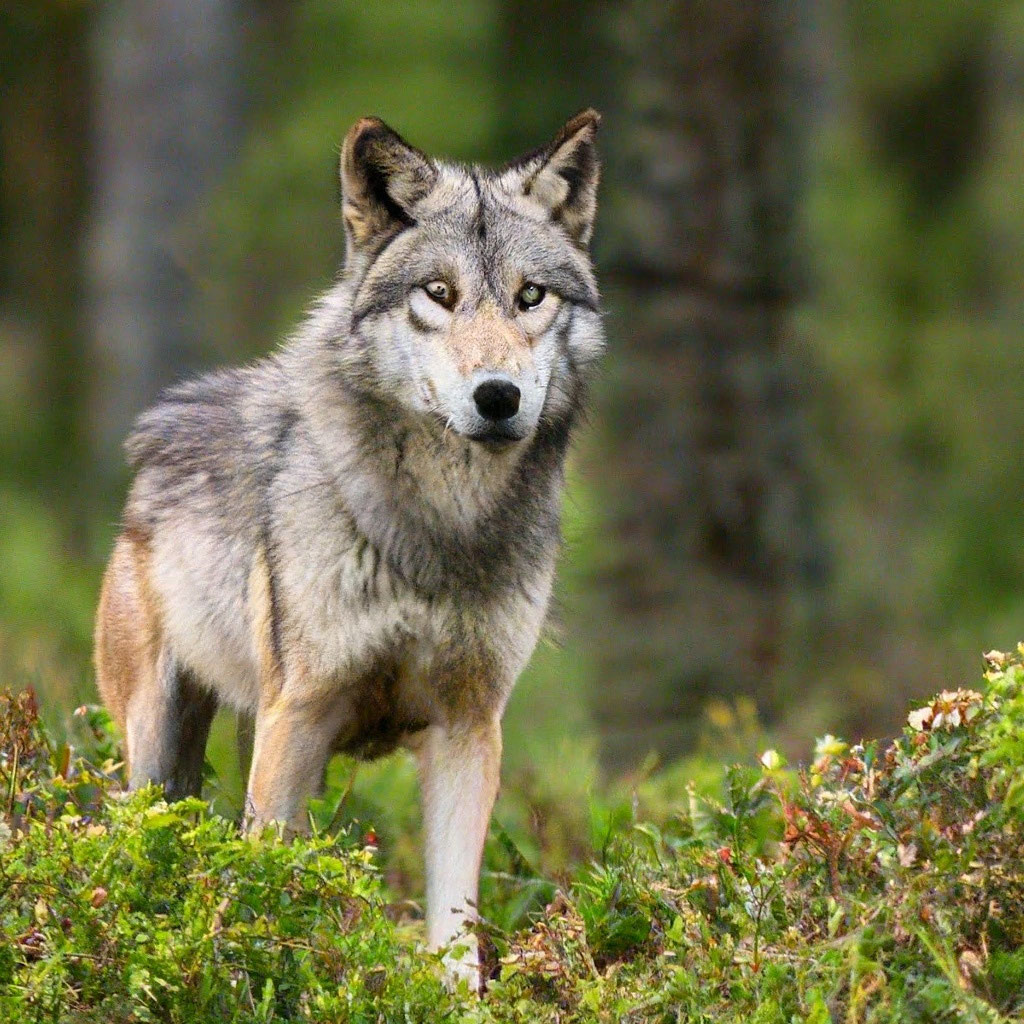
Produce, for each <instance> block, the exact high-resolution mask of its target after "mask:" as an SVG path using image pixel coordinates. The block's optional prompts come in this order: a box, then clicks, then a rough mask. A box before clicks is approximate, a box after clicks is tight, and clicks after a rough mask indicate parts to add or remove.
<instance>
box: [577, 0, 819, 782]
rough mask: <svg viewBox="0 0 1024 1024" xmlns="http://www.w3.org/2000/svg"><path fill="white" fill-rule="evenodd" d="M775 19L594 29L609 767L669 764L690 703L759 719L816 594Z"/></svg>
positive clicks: (624, 18) (779, 13) (602, 618)
mask: <svg viewBox="0 0 1024 1024" xmlns="http://www.w3.org/2000/svg"><path fill="white" fill-rule="evenodd" d="M791 10H792V9H791V8H790V7H788V6H787V5H786V4H784V3H783V2H782V0H765V2H763V3H749V2H746V0H715V2H711V0H671V2H665V3H657V4H650V3H643V2H641V0H633V2H631V3H628V4H625V5H622V6H619V7H617V8H616V10H615V15H614V17H615V21H614V23H613V24H612V26H611V32H610V36H609V38H610V41H611V43H612V45H613V46H614V47H615V48H616V50H617V51H618V53H617V56H618V64H617V66H616V67H615V68H614V74H615V80H616V83H617V86H618V88H617V90H616V91H617V99H616V101H615V102H614V104H613V107H612V108H611V109H610V110H609V117H608V120H607V126H606V127H607V130H606V132H605V135H604V138H605V141H606V142H607V143H608V144H607V146H606V150H605V152H606V154H607V156H608V158H609V169H608V187H607V190H606V206H605V213H604V230H605V232H606V245H605V247H604V250H603V254H604V259H603V264H604V267H605V275H604V280H605V282H606V286H607V290H608V294H609V299H610V305H611V308H612V311H613V315H612V317H611V319H610V321H609V333H610V335H611V337H612V350H611V353H610V359H609V363H610V386H609V388H608V392H609V393H608V395H607V398H606V405H605V409H604V410H603V411H602V413H601V415H600V416H599V417H598V421H599V423H600V424H601V425H602V428H603V430H604V436H603V437H602V439H601V441H600V442H599V453H600V459H601V463H602V469H601V473H600V477H599V478H598V479H600V480H601V481H604V483H603V485H602V487H603V491H604V494H605V497H606V500H607V507H608V508H609V509H610V513H609V514H610V517H611V525H612V535H613V541H612V544H611V545H610V551H609V554H608V556H607V558H606V560H605V564H604V565H603V566H602V568H601V571H600V575H599V579H598V585H597V587H596V596H595V601H596V603H597V604H598V606H599V610H598V611H597V612H596V613H595V619H596V621H597V622H598V623H599V624H600V625H603V627H604V628H603V630H602V635H601V636H598V637H595V650H596V651H597V653H598V660H599V664H600V668H599V685H598V689H597V714H598V717H599V721H600V723H601V725H602V728H603V731H604V734H605V737H606V750H607V754H608V760H609V761H610V763H612V764H614V765H616V766H619V765H621V764H622V763H623V762H624V761H626V760H628V759H630V758H633V757H635V756H636V755H637V754H639V753H642V752H643V751H644V750H645V749H648V748H651V747H655V748H658V749H660V750H661V751H662V752H664V753H666V754H675V753H678V752H680V751H681V750H683V749H685V748H686V747H687V746H688V745H690V743H691V742H692V740H693V739H694V736H695V731H696V729H697V727H698V726H699V715H698V712H699V710H700V709H701V707H702V705H704V704H705V703H706V702H707V701H708V700H709V699H711V698H716V697H718V698H725V699H729V698H730V697H731V696H732V695H736V694H739V693H745V694H755V695H758V696H759V697H761V696H763V697H765V698H770V697H771V690H772V685H773V679H774V678H775V677H776V673H777V670H778V668H779V665H780V663H781V662H782V660H783V659H784V658H785V657H786V645H787V640H788V631H789V627H790V624H791V620H792V617H793V613H794V607H795V606H794V597H795V595H796V594H797V593H799V590H800V588H801V587H802V586H804V585H805V584H806V583H807V582H808V580H810V579H813V578H814V577H815V576H816V575H820V573H821V555H820V552H819V549H818V544H817V542H816V540H815V538H814V533H813V529H812V523H811V521H810V518H811V517H810V514H809V507H810V502H809V498H808V494H809V484H808V474H807V470H806V467H805V459H804V452H803V443H802V439H801V427H800V401H801V399H800V395H801V390H802V388H803V386H804V383H803V382H802V381H801V379H800V375H799V373H798V372H797V369H796V367H795V366H794V365H793V360H792V358H791V352H790V346H789V344H788V340H789V331H790V314H791V310H792V305H793V298H794V291H795V288H796V285H797V282H798V277H799V274H798V270H797V267H796V264H795V261H794V246H793V222H794V207H795V202H796V198H797V195H798V190H799V174H798V166H797V157H798V155H799V147H798V145H797V142H798V140H797V138H796V137H795V136H796V134H797V133H796V132H795V131H794V124H795V118H794V116H793V115H792V114H791V111H792V110H793V104H794V99H795V97H794V91H795V90H794V82H795V80H796V79H795V77H794V74H793V69H794V59H795V56H796V54H795V51H794V47H793V40H794V38H795V35H796V33H795V26H794V25H793V24H791V23H790V19H791V18H792V17H793V15H792V14H790V13H787V12H789V11H791ZM609 623H612V624H613V625H612V627H611V628H608V624H609Z"/></svg>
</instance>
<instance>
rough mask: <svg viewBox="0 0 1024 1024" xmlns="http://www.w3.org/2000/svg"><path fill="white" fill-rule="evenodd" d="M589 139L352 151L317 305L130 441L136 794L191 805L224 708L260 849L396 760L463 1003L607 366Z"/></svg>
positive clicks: (108, 651) (113, 658)
mask: <svg viewBox="0 0 1024 1024" xmlns="http://www.w3.org/2000/svg"><path fill="white" fill-rule="evenodd" d="M598 123H599V117H598V115H597V114H596V113H595V112H594V111H591V110H587V111H583V112H582V113H580V114H578V115H577V116H576V117H574V118H572V119H571V120H570V121H568V122H567V123H566V125H565V126H564V127H563V128H562V129H561V131H560V132H558V134H557V135H556V137H555V138H554V139H553V140H552V141H551V142H550V143H548V144H547V145H546V146H543V147H541V148H540V149H538V150H536V151H534V152H532V153H530V154H527V155H526V156H524V157H522V158H521V159H519V160H516V161H515V162H513V163H511V164H509V165H508V166H506V167H504V168H501V169H500V170H485V169H483V168H480V167H462V166H454V165H451V164H448V163H444V162H441V161H438V160H434V159H431V158H429V157H427V156H426V155H425V154H424V153H422V152H420V151H419V150H417V149H415V148H414V147H413V146H411V145H409V144H408V143H407V142H405V141H404V140H403V139H402V138H401V137H400V136H398V135H397V134H396V133H395V132H394V131H392V130H391V129H390V128H389V127H387V126H386V125H385V124H384V123H383V122H382V121H380V120H378V119H376V118H364V119H363V120H360V121H359V122H357V123H356V124H355V125H354V126H353V127H352V129H351V130H350V131H349V132H348V134H347V136H346V138H345V141H344V144H343V146H342V153H341V186H342V217H343V221H344V226H345V235H346V256H345V262H344V266H343V268H342V270H341V273H340V274H339V276H338V278H337V281H336V283H335V284H334V286H333V287H332V288H331V289H330V290H329V291H327V292H326V294H324V295H323V296H322V297H321V298H320V299H319V300H318V301H317V302H316V303H315V305H314V306H313V308H312V310H311V312H310V313H309V315H308V318H307V319H306V320H305V322H304V323H303V324H302V326H301V327H300V328H299V329H298V330H297V332H296V333H295V335H294V336H293V337H292V338H291V339H290V340H289V341H287V342H286V343H285V344H284V345H283V346H282V347H281V348H280V349H279V350H278V351H276V352H275V353H274V354H272V355H270V356H268V357H266V358H264V359H263V360H261V361H259V362H257V363H255V364H254V365H250V366H248V367H245V368H239V369H229V370H222V371H219V372H214V373H211V374H209V375H206V376H203V377H200V378H198V379H197V380H193V381H191V382H188V383H185V384H182V385H180V386H177V387H174V388H172V389H171V390H169V391H168V392H166V393H165V395H164V396H163V398H162V400H161V401H160V402H159V404H157V405H156V406H155V407H154V408H152V409H150V410H149V411H148V412H145V413H144V414H143V415H142V416H141V418H140V419H139V420H138V422H137V424H136V427H135V430H134V432H133V433H132V434H131V436H130V438H129V439H128V441H127V445H126V448H127V452H128V457H129V461H130V463H131V465H132V467H133V468H134V470H135V473H136V475H135V479H134V483H133V485H132V487H131V491H130V494H129V497H128V500H127V503H126V507H125V511H124V517H123V528H122V530H121V533H120V535H119V537H118V539H117V541H116V543H115V545H114V549H113V553H112V555H111V558H110V563H109V566H108V568H107V572H106V576H105V578H104V582H103V587H102V592H101V596H100V602H99V610H98V614H97V622H96V637H95V640H96V644H95V662H96V671H97V679H98V684H99V689H100V692H101V694H102V697H103V700H104V701H105V703H106V704H107V706H108V708H109V709H110V711H111V712H112V714H113V716H114V718H115V720H116V721H117V723H118V724H119V725H120V727H121V728H122V730H123V732H124V736H125V741H126V757H127V762H128V771H129V780H130V785H131V786H132V787H137V786H141V785H145V784H147V783H149V782H156V783H161V784H163V785H164V787H165V788H166V792H167V794H168V796H169V797H171V798H177V797H181V796H184V795H186V794H190V793H196V792H198V789H199V786H200V781H201V769H202V763H203V753H204V748H205V744H206V738H207V734H208V731H209V727H210V721H211V718H212V716H213V714H214V712H215V710H216V709H217V707H218V706H219V705H225V706H229V707H232V708H234V709H235V710H236V711H237V712H239V713H240V714H241V715H243V716H250V718H251V720H252V727H253V733H254V735H253V747H252V758H251V770H250V774H249V783H248V793H247V821H248V824H249V826H250V827H251V828H253V829H261V828H263V827H264V826H266V825H268V824H270V823H279V824H280V825H282V827H290V828H294V829H299V828H301V827H302V825H303V821H304V815H305V811H304V801H305V798H306V797H307V796H308V795H309V794H311V793H314V792H315V791H316V790H317V788H318V786H320V785H321V783H322V778H323V773H324V768H325V765H326V763H327V760H328V758H329V757H330V756H331V754H332V752H334V751H346V752H349V753H352V754H355V755H358V756H361V757H374V756H377V755H379V754H383V753H385V752H387V751H389V750H392V749H393V748H395V747H396V746H398V745H404V746H406V747H408V748H410V749H412V750H413V751H414V753H415V755H416V757H417V760H418V766H419V770H420V778H421V789H422V799H423V805H424V832H425V860H426V876H427V932H428V940H429V943H430V945H431V946H432V947H435V948H436V947H444V946H448V945H449V944H450V943H451V942H452V940H453V939H454V938H455V937H456V936H462V938H460V940H459V943H458V944H457V945H456V946H455V947H454V952H453V951H452V950H451V949H450V950H449V956H450V958H451V961H450V969H451V971H452V972H454V974H456V975H459V976H464V977H466V978H468V979H470V980H471V981H472V980H473V979H475V978H476V976H477V974H478V970H477V959H478V953H477V950H476V946H475V940H474V938H473V936H472V935H471V934H469V935H467V934H466V932H467V929H466V924H467V922H469V921H471V920H472V919H473V918H474V915H475V900H476V897H477V885H478V878H479V870H480V859H481V854H482V849H483V843H484V839H485V836H486V832H487V826H488V821H489V819H490V814H491V810H492V806H493V802H494V798H495V795H496V792H497V788H498V775H499V760H500V756H501V724H500V723H501V717H502V712H503V710H504V708H505V704H506V702H507V700H508V698H509V694H510V692H511V690H512V687H513V684H514V683H515V680H516V677H517V676H518V675H519V673H520V672H521V670H522V669H523V667H524V665H525V664H526V662H527V660H528V659H529V658H530V655H531V653H532V651H533V648H534V645H535V643H536V640H537V637H538V634H539V631H540V629H541V627H542V624H543V622H544V619H545V614H546V610H547V606H548V600H549V596H550V593H551V586H552V579H553V576H554V571H555V561H556V557H557V554H558V549H559V505H560V496H561V492H562V485H563V465H564V461H565V457H566V450H567V447H568V445H569V440H570V435H571V434H572V431H573V427H574V424H575V423H576V421H577V419H578V417H579V414H580V410H581V406H582V405H583V402H584V397H585V393H586V390H587V384H588V378H589V377H590V375H591V370H592V368H593V366H594V363H595V360H596V359H597V357H598V356H599V354H600V352H601V349H602V347H603V335H602V327H601V318H600V314H599V310H598V291H597V286H596V283H595V278H594V272H593V269H592V266H591V262H590V259H589V256H588V244H589V241H590V236H591V231H592V228H593V223H594V214H595V209H596V195H597V187H598V178H599V165H598V159H597V154H596V150H595V134H596V131H597V127H598ZM460 951H461V953H460Z"/></svg>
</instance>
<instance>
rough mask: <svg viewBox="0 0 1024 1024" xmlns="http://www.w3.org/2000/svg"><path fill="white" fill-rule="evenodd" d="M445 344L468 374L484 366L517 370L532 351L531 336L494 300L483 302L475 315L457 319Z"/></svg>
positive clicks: (494, 368)
mask: <svg viewBox="0 0 1024 1024" xmlns="http://www.w3.org/2000/svg"><path fill="white" fill-rule="evenodd" d="M445 344H446V345H447V347H448V348H449V349H450V350H451V352H452V356H453V358H454V361H455V365H456V367H457V369H458V370H459V372H460V373H462V374H464V375H465V376H467V377H468V376H469V375H470V374H472V373H473V372H474V371H476V370H482V369H487V370H490V371H500V372H504V373H509V374H513V375H515V374H518V373H519V372H520V371H521V370H522V369H523V367H524V366H525V365H526V362H527V360H528V359H529V352H530V339H529V337H528V336H527V335H526V333H525V332H524V331H523V330H522V328H521V327H519V326H518V325H517V324H515V323H514V322H511V321H509V319H508V318H507V317H504V316H502V315H501V311H500V310H499V309H498V308H497V307H496V306H495V305H494V303H493V302H486V303H482V304H481V306H480V309H479V311H478V312H477V313H476V315H475V316H474V317H472V319H468V320H459V321H456V323H455V324H453V326H452V328H451V330H450V331H449V332H448V335H447V337H446V341H445Z"/></svg>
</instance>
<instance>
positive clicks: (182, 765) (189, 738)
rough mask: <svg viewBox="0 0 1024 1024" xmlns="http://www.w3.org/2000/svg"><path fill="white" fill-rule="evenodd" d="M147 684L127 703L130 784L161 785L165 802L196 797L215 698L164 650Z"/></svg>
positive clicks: (199, 786)
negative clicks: (154, 783)
mask: <svg viewBox="0 0 1024 1024" xmlns="http://www.w3.org/2000/svg"><path fill="white" fill-rule="evenodd" d="M147 682H148V684H149V685H141V686H139V687H138V688H137V689H136V691H135V693H133V694H132V698H131V701H130V702H129V705H128V715H127V723H126V733H127V741H128V763H129V768H130V777H129V780H128V781H129V785H130V787H131V788H132V789H139V788H140V787H141V786H145V785H146V784H147V783H150V782H156V783H160V784H162V785H163V787H164V791H165V792H166V793H167V799H168V800H181V799H183V798H184V797H186V796H198V795H199V793H200V790H201V789H202V784H203V759H204V757H205V754H206V740H207V737H208V736H209V734H210V723H211V722H212V721H213V716H214V713H215V712H216V710H217V698H216V697H215V696H214V695H213V694H212V693H211V692H210V691H209V690H207V689H205V688H204V687H202V686H200V685H199V683H198V682H197V681H196V679H195V677H194V676H193V675H192V673H191V672H189V671H188V670H187V669H185V668H183V667H182V666H181V664H180V663H179V662H178V661H177V660H176V659H175V657H174V655H173V654H172V653H171V652H170V651H169V650H168V649H167V648H166V646H165V647H163V649H162V650H161V651H160V654H159V655H158V657H157V660H156V665H155V671H154V672H153V674H152V676H151V677H150V679H149V680H148V681H147Z"/></svg>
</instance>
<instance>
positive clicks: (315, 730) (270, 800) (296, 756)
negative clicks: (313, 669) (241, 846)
mask: <svg viewBox="0 0 1024 1024" xmlns="http://www.w3.org/2000/svg"><path fill="white" fill-rule="evenodd" d="M336 730H337V720H336V716H335V715H332V714H328V713H325V711H324V709H322V708H318V707H311V706H309V705H308V704H305V705H304V704H301V703H297V702H292V701H289V700H288V699H287V698H286V697H285V696H280V697H278V699H277V700H275V701H274V702H273V703H272V704H270V705H269V706H268V707H266V708H261V709H260V712H259V714H258V715H257V717H256V731H255V738H254V743H253V751H252V767H251V769H250V771H249V788H248V792H247V794H246V798H245V812H246V813H245V817H246V825H247V827H248V828H249V829H250V830H251V831H254V832H258V831H259V830H260V829H262V828H264V827H265V826H267V825H269V824H270V823H271V822H275V823H277V824H281V825H284V826H286V828H287V829H288V830H289V831H291V832H304V831H306V829H307V824H308V818H307V811H306V799H307V797H309V796H311V795H313V794H314V793H315V792H318V791H319V789H320V787H321V785H322V784H323V778H324V770H325V769H326V767H327V760H328V758H329V757H330V753H331V743H332V741H333V739H334V736H335V733H336Z"/></svg>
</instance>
